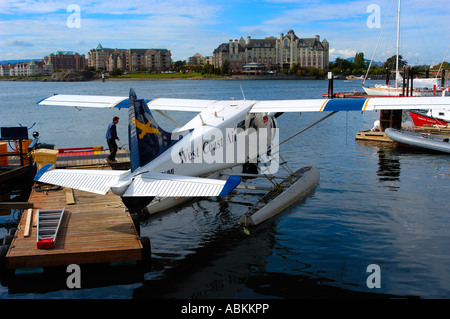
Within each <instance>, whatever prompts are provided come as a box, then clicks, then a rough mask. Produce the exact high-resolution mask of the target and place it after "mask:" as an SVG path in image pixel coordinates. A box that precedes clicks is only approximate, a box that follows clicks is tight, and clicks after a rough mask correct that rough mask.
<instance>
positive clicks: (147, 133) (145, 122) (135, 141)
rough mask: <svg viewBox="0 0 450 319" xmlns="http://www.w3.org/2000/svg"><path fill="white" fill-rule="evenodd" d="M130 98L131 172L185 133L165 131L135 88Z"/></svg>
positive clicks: (160, 152) (153, 157) (156, 155)
mask: <svg viewBox="0 0 450 319" xmlns="http://www.w3.org/2000/svg"><path fill="white" fill-rule="evenodd" d="M129 99H130V106H129V109H128V115H129V123H128V131H129V140H130V163H131V172H133V171H135V170H136V169H137V168H139V167H141V166H144V165H146V164H147V163H149V162H151V161H152V160H153V159H155V158H156V157H158V156H159V155H160V154H162V153H163V152H164V151H166V150H167V149H168V148H170V147H171V146H172V145H173V144H174V143H176V142H177V141H178V140H179V139H180V138H181V137H182V136H183V133H176V134H172V133H169V132H166V131H164V130H163V129H162V128H161V127H160V126H159V125H158V123H156V121H155V119H154V118H153V116H152V113H151V112H150V110H149V108H148V107H147V103H146V101H145V100H144V99H137V97H136V93H135V92H134V90H133V89H130V98H129Z"/></svg>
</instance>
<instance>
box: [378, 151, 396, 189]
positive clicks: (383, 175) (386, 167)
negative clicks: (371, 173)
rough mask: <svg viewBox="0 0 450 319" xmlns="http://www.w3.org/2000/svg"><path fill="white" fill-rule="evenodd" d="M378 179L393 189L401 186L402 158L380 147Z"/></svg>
mask: <svg viewBox="0 0 450 319" xmlns="http://www.w3.org/2000/svg"><path fill="white" fill-rule="evenodd" d="M378 167H379V168H378V170H377V175H378V180H379V181H380V182H381V183H383V185H384V186H386V187H388V188H389V190H391V191H397V190H398V188H399V187H400V186H399V184H398V182H400V160H399V157H398V156H396V155H395V154H393V153H392V152H391V151H390V150H385V149H383V148H380V149H379V151H378Z"/></svg>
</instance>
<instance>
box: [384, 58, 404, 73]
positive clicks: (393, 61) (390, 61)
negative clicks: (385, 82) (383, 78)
mask: <svg viewBox="0 0 450 319" xmlns="http://www.w3.org/2000/svg"><path fill="white" fill-rule="evenodd" d="M396 63H397V56H396V55H393V56H391V57H390V58H389V59H387V60H386V62H384V64H383V68H385V69H389V70H395V65H396ZM407 64H408V62H407V61H405V60H403V57H402V56H401V55H399V56H398V68H399V70H401V69H402V68H403V67H404V66H406V65H407Z"/></svg>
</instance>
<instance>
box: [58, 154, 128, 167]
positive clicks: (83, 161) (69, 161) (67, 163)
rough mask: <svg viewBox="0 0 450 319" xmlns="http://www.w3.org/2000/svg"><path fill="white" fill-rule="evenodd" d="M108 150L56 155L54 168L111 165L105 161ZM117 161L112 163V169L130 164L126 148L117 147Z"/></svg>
mask: <svg viewBox="0 0 450 319" xmlns="http://www.w3.org/2000/svg"><path fill="white" fill-rule="evenodd" d="M108 155H109V151H104V150H102V151H97V152H95V153H94V152H66V153H61V154H59V155H58V157H57V159H56V168H76V167H80V166H82V167H83V168H86V167H89V166H92V167H94V166H95V167H99V166H104V167H107V166H111V165H110V164H109V163H107V162H106V158H107V157H108ZM116 160H117V163H115V164H113V165H112V166H113V168H114V169H127V168H129V164H130V153H129V150H127V149H119V150H118V151H117V154H116Z"/></svg>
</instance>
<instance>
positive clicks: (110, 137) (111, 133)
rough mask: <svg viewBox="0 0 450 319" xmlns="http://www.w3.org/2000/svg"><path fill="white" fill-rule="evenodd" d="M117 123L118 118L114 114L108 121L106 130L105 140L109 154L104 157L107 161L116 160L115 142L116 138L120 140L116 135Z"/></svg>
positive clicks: (112, 161) (113, 161)
mask: <svg viewBox="0 0 450 319" xmlns="http://www.w3.org/2000/svg"><path fill="white" fill-rule="evenodd" d="M117 123H119V118H118V117H117V116H114V117H113V119H112V122H111V123H109V125H108V129H107V130H106V142H107V143H108V147H109V152H110V154H109V156H108V157H107V158H106V161H107V162H108V163H115V162H117V161H116V153H117V143H116V140H118V141H120V138H119V137H118V136H117V129H116V124H117Z"/></svg>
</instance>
